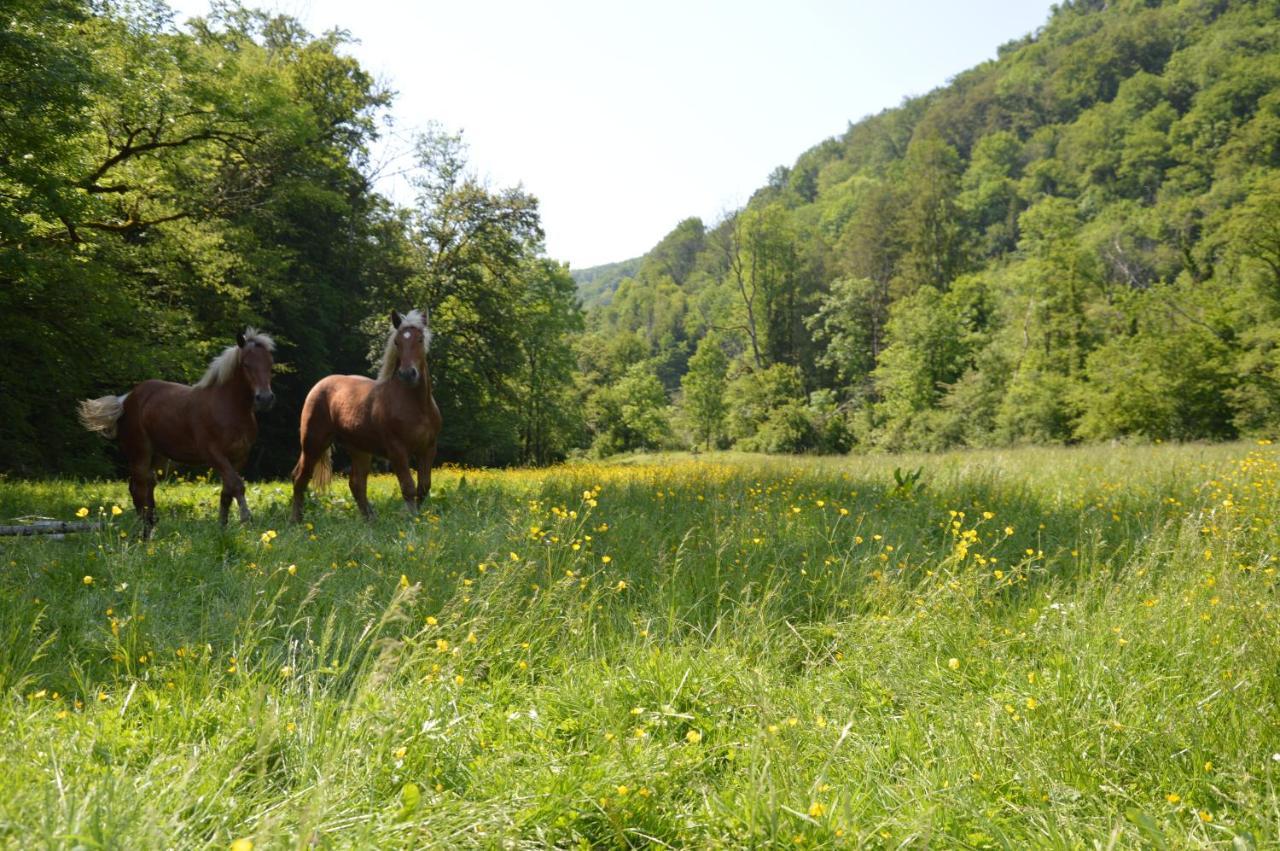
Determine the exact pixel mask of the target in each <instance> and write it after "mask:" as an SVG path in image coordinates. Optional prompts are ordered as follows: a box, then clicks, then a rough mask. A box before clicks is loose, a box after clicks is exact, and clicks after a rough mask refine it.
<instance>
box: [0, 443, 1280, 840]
mask: <svg viewBox="0 0 1280 851" xmlns="http://www.w3.org/2000/svg"><path fill="white" fill-rule="evenodd" d="M1277 449H1278V447H1271V446H1265V445H1264V446H1259V445H1252V444H1250V445H1245V444H1234V445H1218V446H1180V447H1175V446H1151V447H1119V448H1103V447H1098V448H1088V449H1026V450H1016V451H1007V452H981V453H965V454H950V455H936V456H919V457H901V456H898V457H888V456H886V457H873V458H856V457H850V458H839V459H825V458H824V459H818V458H814V459H778V458H763V457H755V456H745V455H704V456H697V457H694V456H658V457H649V458H643V457H642V458H634V459H630V460H629V461H624V462H617V463H609V464H585V463H584V464H571V465H565V466H560V467H555V468H551V469H542V470H517V471H473V470H467V471H460V470H456V469H447V468H446V469H443V470H440V471H438V472H437V476H436V479H435V484H436V489H435V492H434V495H433V499H432V501H431V504H430V506H429V508H428V509H426V510H424V512H423V513H422V514H421V515H420V516H418V517H412V518H411V517H409V516H408V515H407V514H406V513H405V512H404V511H403V509H401V508H400V507H399V505H398V499H396V498H394V496H393V482H392V480H391V479H390V478H389V477H386V476H383V477H379V478H377V479H376V480H374V481H373V482H372V483H371V487H370V492H371V496H372V497H373V500H374V504H375V507H377V508H378V509H379V510H380V514H379V517H378V519H377V520H376V521H375V522H373V523H371V524H366V523H364V522H362V521H360V520H359V519H357V515H356V512H355V509H354V507H353V506H352V504H351V501H350V499H349V496H348V494H347V492H346V489H345V483H344V482H335V487H334V489H333V490H332V491H331V492H330V493H329V494H328V495H326V496H322V497H319V498H316V499H313V500H312V501H311V502H310V503H309V505H308V521H309V522H308V523H307V524H306V525H305V526H299V527H294V526H290V525H288V523H287V520H286V518H287V510H288V506H287V502H288V496H289V494H288V490H287V488H286V487H285V485H284V484H283V483H277V482H268V483H255V484H253V485H252V486H251V488H250V492H249V501H250V505H251V507H252V508H253V509H254V511H255V519H254V522H253V523H252V524H251V525H250V526H248V527H241V526H240V525H238V524H237V523H236V522H235V521H234V520H233V521H232V523H231V525H230V526H229V527H228V529H227V530H226V531H225V532H223V531H220V530H219V529H218V527H217V525H216V520H215V515H216V506H217V493H218V489H217V486H216V485H213V484H209V483H208V482H204V481H194V482H163V481H162V482H161V484H160V486H159V488H158V490H157V501H158V503H159V507H160V514H161V521H160V527H159V529H158V530H157V533H156V536H155V538H154V539H153V540H152V541H150V542H145V541H141V540H138V538H137V525H136V522H135V520H134V517H133V512H132V510H131V509H130V508H129V507H128V502H127V490H126V488H125V485H124V483H123V482H76V481H65V480H63V481H47V482H18V481H3V480H0V517H5V518H8V517H13V516H19V515H26V514H35V513H39V514H45V515H50V516H56V517H64V518H70V517H72V516H74V515H75V514H76V513H77V511H78V510H79V509H82V508H83V509H87V511H88V514H89V516H90V517H99V518H101V519H102V522H103V527H102V529H101V530H100V531H98V532H93V533H88V534H81V535H74V536H69V537H68V538H67V539H65V540H49V539H15V538H7V539H0V691H2V692H3V700H2V702H0V729H2V730H3V733H2V735H3V740H2V747H0V778H3V779H2V780H0V790H3V791H0V847H11V848H40V847H58V848H72V847H79V848H159V847H176V848H218V849H227V848H233V849H236V851H245V849H249V848H257V849H267V848H346V847H359V848H367V847H405V848H421V847H442V848H444V847H448V848H456V847H468V846H480V847H502V848H532V847H547V846H556V847H590V846H603V847H628V846H636V847H668V846H669V847H677V848H688V847H765V846H772V847H788V848H795V847H800V848H836V847H870V848H900V847H938V848H1027V847H1037V848H1045V847H1047V848H1103V847H1107V848H1110V847H1121V848H1125V847H1142V846H1150V847H1170V848H1183V847H1199V846H1216V847H1222V848H1253V847H1259V848H1262V847H1276V846H1277V844H1278V843H1280V589H1278V581H1280V577H1277V572H1276V566H1277V558H1276V556H1277V552H1278V551H1280V526H1277V523H1276V518H1277V516H1280V451H1277ZM917 468H920V470H921V473H920V477H919V480H918V481H915V482H913V480H912V478H911V477H910V475H909V474H908V472H909V471H914V470H916V469H917ZM895 472H897V473H898V474H899V475H898V476H897V477H896V478H895ZM899 481H901V484H899ZM114 506H120V507H123V508H124V509H125V510H124V511H123V512H122V513H121V514H119V515H116V514H114V508H113V507H114Z"/></svg>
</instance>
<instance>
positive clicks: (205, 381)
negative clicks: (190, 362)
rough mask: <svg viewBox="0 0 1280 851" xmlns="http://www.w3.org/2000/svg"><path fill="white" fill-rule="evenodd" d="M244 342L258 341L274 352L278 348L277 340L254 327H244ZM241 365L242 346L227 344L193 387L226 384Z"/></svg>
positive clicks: (246, 343) (247, 343)
mask: <svg viewBox="0 0 1280 851" xmlns="http://www.w3.org/2000/svg"><path fill="white" fill-rule="evenodd" d="M244 343H245V345H246V346H247V345H249V344H250V343H257V344H258V345H260V346H266V348H267V351H271V352H274V351H275V350H276V342H275V340H272V339H271V336H270V335H269V334H264V333H262V332H261V331H257V330H255V329H253V328H246V329H244ZM239 365H240V347H239V346H227V347H226V348H225V349H223V350H222V354H220V355H218V356H217V357H216V358H214V359H213V360H212V361H210V362H209V368H208V369H206V370H205V371H204V375H202V376H201V377H200V380H199V381H197V382H196V383H195V384H193V385H191V386H192V387H197V388H203V387H217V386H218V385H220V384H226V383H227V382H228V381H230V380H231V379H232V377H233V376H235V374H236V367H237V366H239Z"/></svg>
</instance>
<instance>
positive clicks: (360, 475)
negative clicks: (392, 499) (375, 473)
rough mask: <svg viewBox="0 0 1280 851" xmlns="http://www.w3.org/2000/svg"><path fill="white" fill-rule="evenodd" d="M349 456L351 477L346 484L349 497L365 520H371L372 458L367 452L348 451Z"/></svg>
mask: <svg viewBox="0 0 1280 851" xmlns="http://www.w3.org/2000/svg"><path fill="white" fill-rule="evenodd" d="M349 452H350V455H351V477H350V478H349V479H347V484H348V485H349V486H350V488H351V496H352V498H353V499H354V500H355V501H356V505H357V506H359V508H360V513H361V514H363V515H364V519H365V520H372V519H373V509H372V508H370V507H369V494H368V486H369V467H370V465H372V464H373V456H372V455H370V454H369V453H368V452H357V451H355V450H349Z"/></svg>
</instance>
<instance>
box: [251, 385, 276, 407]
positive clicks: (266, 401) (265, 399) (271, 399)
mask: <svg viewBox="0 0 1280 851" xmlns="http://www.w3.org/2000/svg"><path fill="white" fill-rule="evenodd" d="M275 404H276V394H274V393H272V392H271V391H270V390H268V391H267V392H266V393H254V394H253V408H254V410H255V411H269V410H271V409H272V408H274V407H275Z"/></svg>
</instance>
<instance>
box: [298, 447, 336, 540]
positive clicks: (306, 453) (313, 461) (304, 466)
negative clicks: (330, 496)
mask: <svg viewBox="0 0 1280 851" xmlns="http://www.w3.org/2000/svg"><path fill="white" fill-rule="evenodd" d="M313 475H314V477H315V483H316V490H320V491H323V490H327V489H328V487H329V481H330V480H331V479H332V478H333V447H332V445H331V444H328V443H320V442H317V441H310V440H309V441H305V442H304V443H303V444H302V453H301V454H300V455H298V463H297V464H294V465H293V511H292V513H291V520H292V522H294V523H301V522H302V507H303V505H304V504H305V503H306V499H307V485H308V484H310V483H311V479H312V476H313Z"/></svg>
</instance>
